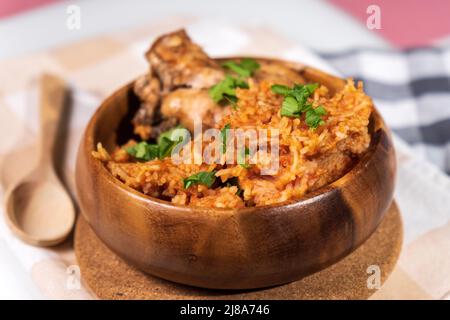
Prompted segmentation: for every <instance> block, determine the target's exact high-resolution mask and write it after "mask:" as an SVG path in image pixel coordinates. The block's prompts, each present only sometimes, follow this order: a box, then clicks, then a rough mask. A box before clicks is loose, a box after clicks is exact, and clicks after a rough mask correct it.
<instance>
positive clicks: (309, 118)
mask: <svg viewBox="0 0 450 320" xmlns="http://www.w3.org/2000/svg"><path fill="white" fill-rule="evenodd" d="M318 87H319V84H317V83H309V84H305V85H302V84H296V85H294V86H293V87H292V88H289V87H287V86H284V85H280V84H276V85H273V86H272V87H271V89H272V91H273V92H274V93H276V94H280V95H283V96H284V97H285V98H284V100H283V104H282V105H281V115H282V116H286V117H296V118H299V117H301V115H302V114H305V122H306V124H307V125H308V127H310V128H314V129H315V128H317V127H318V126H320V125H323V124H324V123H325V122H324V121H323V119H322V116H323V115H325V114H326V113H327V111H326V110H325V108H324V107H323V106H319V107H317V108H315V109H314V108H313V107H312V105H311V104H309V103H308V98H309V97H310V96H311V95H312V94H313V93H314V91H315V90H316V89H317V88H318Z"/></svg>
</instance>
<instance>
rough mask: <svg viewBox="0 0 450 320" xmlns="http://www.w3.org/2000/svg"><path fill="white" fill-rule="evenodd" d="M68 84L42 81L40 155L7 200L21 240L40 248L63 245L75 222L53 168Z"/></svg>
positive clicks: (52, 78)
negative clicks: (35, 163) (33, 166)
mask: <svg viewBox="0 0 450 320" xmlns="http://www.w3.org/2000/svg"><path fill="white" fill-rule="evenodd" d="M67 94H68V90H67V87H66V83H65V82H64V81H63V80H62V79H60V78H58V77H56V76H53V75H48V74H44V75H43V76H42V77H41V79H40V121H41V132H40V150H39V151H40V152H39V159H38V161H37V165H36V167H35V168H34V169H33V170H32V171H31V172H30V174H28V175H27V176H26V177H25V178H23V179H22V180H21V181H20V182H18V183H17V184H16V185H15V186H13V187H12V188H11V189H10V190H9V191H8V192H7V193H6V196H5V207H6V220H7V222H8V224H9V226H10V227H11V229H12V230H13V232H14V233H15V234H16V235H17V236H18V237H19V238H21V239H22V240H24V241H25V242H27V243H30V244H32V245H37V246H52V245H55V244H58V243H60V242H62V241H63V240H64V239H65V238H66V237H67V236H68V235H69V233H70V231H71V230H72V227H73V224H74V221H75V209H74V205H73V202H72V200H71V198H70V196H69V195H68V193H67V191H66V190H65V189H64V187H63V185H62V184H61V182H60V180H59V179H58V177H57V175H56V172H55V168H54V161H53V160H54V154H55V145H56V140H57V137H58V129H59V123H60V121H61V116H62V115H63V113H64V109H65V105H66V104H67V99H66V98H67Z"/></svg>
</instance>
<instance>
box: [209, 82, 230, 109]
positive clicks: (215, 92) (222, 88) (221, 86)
mask: <svg viewBox="0 0 450 320" xmlns="http://www.w3.org/2000/svg"><path fill="white" fill-rule="evenodd" d="M235 88H236V80H235V79H234V78H233V77H232V76H230V75H227V76H225V79H223V80H222V81H220V82H219V83H218V84H216V85H214V86H212V87H211V88H210V89H209V96H210V97H211V98H212V99H213V100H214V102H215V103H219V102H220V101H221V100H222V99H224V97H225V96H229V97H236V90H235Z"/></svg>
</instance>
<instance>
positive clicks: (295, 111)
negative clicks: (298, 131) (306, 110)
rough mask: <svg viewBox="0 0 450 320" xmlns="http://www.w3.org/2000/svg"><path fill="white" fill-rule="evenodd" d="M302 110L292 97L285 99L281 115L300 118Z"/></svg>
mask: <svg viewBox="0 0 450 320" xmlns="http://www.w3.org/2000/svg"><path fill="white" fill-rule="evenodd" d="M300 112H301V108H300V105H299V103H298V101H297V100H296V99H295V98H294V97H291V96H287V97H286V98H284V101H283V104H282V105H281V115H282V116H286V117H300Z"/></svg>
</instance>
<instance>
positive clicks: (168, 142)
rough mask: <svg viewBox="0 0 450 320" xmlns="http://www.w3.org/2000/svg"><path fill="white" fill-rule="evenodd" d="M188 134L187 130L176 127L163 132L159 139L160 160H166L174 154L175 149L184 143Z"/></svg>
mask: <svg viewBox="0 0 450 320" xmlns="http://www.w3.org/2000/svg"><path fill="white" fill-rule="evenodd" d="M187 134H188V131H187V129H185V128H182V127H175V128H173V129H170V130H168V131H166V132H163V133H161V134H160V135H159V137H158V145H159V158H160V159H164V158H165V157H167V156H169V155H170V154H171V153H172V150H173V148H175V146H176V145H178V144H179V143H182V142H183V141H184V140H185V138H186V136H187Z"/></svg>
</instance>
